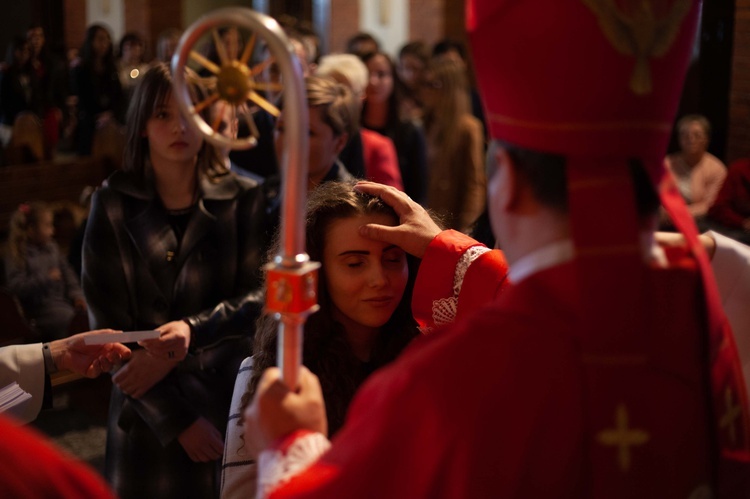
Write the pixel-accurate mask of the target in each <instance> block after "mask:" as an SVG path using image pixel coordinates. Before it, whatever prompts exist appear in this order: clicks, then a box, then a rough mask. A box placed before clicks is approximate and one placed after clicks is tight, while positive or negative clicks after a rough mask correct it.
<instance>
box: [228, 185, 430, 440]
mask: <svg viewBox="0 0 750 499" xmlns="http://www.w3.org/2000/svg"><path fill="white" fill-rule="evenodd" d="M353 186H354V183H348V182H326V183H325V184H322V185H320V186H319V187H317V188H316V189H315V190H314V191H313V193H312V194H311V196H310V200H309V201H308V204H307V220H306V231H305V233H306V243H307V252H308V254H309V255H310V258H311V259H312V260H314V261H321V260H322V257H323V251H324V246H325V242H326V241H325V239H326V235H327V234H328V229H329V227H330V226H331V224H332V223H333V222H334V221H336V220H341V219H347V218H351V217H356V216H359V215H372V214H385V215H388V216H390V217H393V219H394V221H396V220H398V217H397V216H396V214H395V212H394V211H393V209H392V208H391V207H389V206H388V205H386V204H385V203H383V202H382V201H381V200H380V199H379V198H376V197H373V196H370V195H368V194H363V193H360V192H357V191H355V190H354V189H353ZM408 262H409V266H410V269H409V279H408V281H407V285H406V289H405V291H404V295H403V297H402V298H401V302H400V303H399V304H398V306H397V307H396V310H395V311H394V312H393V315H392V316H391V318H390V319H389V320H388V322H387V323H386V324H384V325H383V327H382V328H381V333H380V334H379V335H378V339H377V343H376V346H375V348H374V350H373V352H372V356H371V359H370V361H369V363H367V365H363V363H362V362H361V361H359V360H358V359H357V358H356V357H355V356H354V353H353V352H352V350H351V347H350V346H349V344H348V342H347V341H346V336H345V332H344V329H343V326H342V325H341V324H340V323H337V322H336V321H335V320H334V319H333V316H332V305H331V298H330V294H329V293H328V289H327V285H326V281H325V276H324V273H323V272H320V282H319V286H318V303H319V304H320V310H319V311H318V312H317V313H315V314H313V315H312V316H311V317H310V318H309V319H308V320H307V323H306V324H305V335H304V345H303V359H304V363H305V365H306V366H307V367H308V368H309V369H310V370H311V371H312V372H313V373H315V374H316V375H317V376H318V378H319V379H320V383H321V386H322V388H323V396H324V399H325V404H326V413H327V417H328V431H329V435H332V434H334V433H335V432H336V431H338V429H339V428H340V427H341V425H342V424H343V422H344V417H345V415H346V411H347V409H348V407H349V404H350V403H351V400H352V398H353V397H354V393H355V391H356V390H357V388H358V387H359V385H361V384H362V382H363V381H364V380H365V378H366V377H367V376H368V375H369V374H370V373H371V372H372V371H373V370H374V369H377V368H379V367H382V366H383V365H385V364H387V363H388V362H390V361H392V360H393V359H395V358H396V356H397V355H398V354H399V353H400V352H401V351H402V350H403V349H404V347H406V345H407V344H408V343H409V342H410V341H411V340H412V339H413V338H414V337H415V336H417V334H418V332H419V331H418V329H417V324H416V322H415V321H414V318H413V317H412V314H411V308H410V304H411V294H412V289H413V288H414V278H415V277H414V276H416V268H415V267H416V263H415V261H409V260H408ZM277 330H278V322H277V321H276V320H274V319H273V318H271V317H269V316H264V317H262V318H260V319H259V320H258V327H257V329H256V333H255V346H254V349H253V373H252V376H251V378H250V382H249V383H248V387H247V391H246V392H245V395H244V396H243V399H242V407H243V412H244V408H245V407H246V406H247V405H248V404H249V403H250V399H251V398H252V395H253V394H254V393H255V389H256V387H257V385H258V381H259V379H260V376H261V374H263V371H264V370H265V369H267V368H268V367H272V366H274V365H276V345H277Z"/></svg>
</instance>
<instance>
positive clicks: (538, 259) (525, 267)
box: [508, 239, 575, 284]
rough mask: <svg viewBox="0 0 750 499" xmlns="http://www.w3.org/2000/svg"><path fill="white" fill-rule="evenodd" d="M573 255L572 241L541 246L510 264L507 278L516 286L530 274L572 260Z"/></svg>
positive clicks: (565, 240) (564, 240)
mask: <svg viewBox="0 0 750 499" xmlns="http://www.w3.org/2000/svg"><path fill="white" fill-rule="evenodd" d="M574 255H575V250H574V248H573V241H571V240H570V239H563V240H562V241H557V242H554V243H552V244H548V245H547V246H542V247H541V248H539V249H536V250H534V251H532V252H531V253H529V254H527V255H525V256H523V257H521V258H519V259H518V260H517V261H516V262H515V263H512V264H511V265H510V270H509V271H508V278H509V279H510V282H511V283H513V284H518V283H519V282H521V281H522V280H524V279H526V278H527V277H529V276H530V275H531V274H536V273H537V272H540V271H542V270H545V269H548V268H550V267H554V266H555V265H559V264H561V263H563V262H567V261H570V260H572V259H573V256H574Z"/></svg>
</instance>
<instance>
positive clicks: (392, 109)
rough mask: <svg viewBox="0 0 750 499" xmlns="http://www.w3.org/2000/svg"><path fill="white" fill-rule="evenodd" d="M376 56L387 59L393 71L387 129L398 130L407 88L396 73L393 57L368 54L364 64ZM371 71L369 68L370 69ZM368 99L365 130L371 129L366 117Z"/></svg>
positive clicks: (364, 110)
mask: <svg viewBox="0 0 750 499" xmlns="http://www.w3.org/2000/svg"><path fill="white" fill-rule="evenodd" d="M376 56H382V57H384V58H385V60H386V61H387V62H388V67H389V68H390V69H391V77H392V78H393V90H392V91H391V95H390V96H389V97H388V103H387V106H388V116H387V118H386V122H385V128H386V130H393V129H394V128H396V127H397V126H398V125H399V123H400V121H401V116H400V115H399V113H400V106H399V102H400V101H401V99H402V98H403V97H404V95H405V93H406V92H405V86H404V83H403V82H402V81H401V77H399V75H398V71H396V63H395V62H393V59H391V56H389V55H388V54H386V53H385V52H370V53H368V54H365V55H363V56H362V62H364V63H365V65H367V63H368V62H369V61H370V60H371V59H374V58H375V57H376ZM368 69H369V68H368ZM367 106H368V104H367V99H365V102H364V104H363V105H362V126H364V127H365V128H369V127H368V126H367V125H366V124H365V117H366V116H367Z"/></svg>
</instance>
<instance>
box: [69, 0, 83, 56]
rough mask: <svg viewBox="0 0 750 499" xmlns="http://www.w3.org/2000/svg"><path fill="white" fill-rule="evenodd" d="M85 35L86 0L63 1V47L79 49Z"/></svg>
mask: <svg viewBox="0 0 750 499" xmlns="http://www.w3.org/2000/svg"><path fill="white" fill-rule="evenodd" d="M85 35H86V0H65V46H66V47H67V48H69V49H71V48H81V45H82V44H83V38H84V36H85Z"/></svg>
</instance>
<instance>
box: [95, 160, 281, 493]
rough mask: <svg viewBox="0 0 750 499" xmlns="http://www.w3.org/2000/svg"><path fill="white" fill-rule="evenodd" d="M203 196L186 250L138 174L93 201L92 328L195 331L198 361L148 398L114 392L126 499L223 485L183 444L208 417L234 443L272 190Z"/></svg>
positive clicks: (115, 439)
mask: <svg viewBox="0 0 750 499" xmlns="http://www.w3.org/2000/svg"><path fill="white" fill-rule="evenodd" d="M200 191H201V195H200V198H199V200H198V203H197V206H196V207H195V209H194V210H193V212H192V214H191V215H190V218H189V221H188V222H187V225H186V226H185V229H184V234H183V236H182V238H181V239H179V238H178V237H177V234H176V233H175V230H174V229H173V227H172V225H171V224H170V222H169V218H168V213H167V211H166V210H165V208H164V207H163V205H162V203H161V201H160V200H159V198H158V196H157V195H156V194H155V192H154V191H153V188H150V187H147V186H146V185H145V184H144V183H142V182H138V181H137V180H136V179H135V177H134V176H132V175H129V174H127V173H122V172H115V173H114V174H113V175H112V176H111V177H110V178H109V180H108V182H107V185H106V186H105V187H103V188H101V189H99V190H98V191H97V192H96V193H95V194H94V197H93V200H92V207H91V214H90V216H89V220H88V224H87V226H86V234H85V237H84V251H83V273H82V284H83V290H84V293H85V295H86V299H87V301H88V305H89V317H90V322H91V326H92V328H104V327H109V328H114V329H122V330H141V329H153V328H155V327H158V326H160V325H162V324H164V323H166V322H169V321H172V320H180V319H184V320H186V321H187V322H188V323H189V324H190V325H191V329H192V341H191V353H190V354H189V356H188V358H186V359H185V360H184V361H183V362H182V363H181V364H180V366H179V367H178V368H176V369H174V370H173V371H172V372H171V373H170V374H169V375H168V376H167V377H166V378H164V379H163V380H162V381H160V382H159V383H158V384H157V385H156V386H154V388H152V389H151V390H150V391H149V392H148V393H146V395H145V396H144V397H142V398H141V399H139V400H133V399H131V398H130V397H127V396H125V395H124V394H123V393H122V392H120V390H119V389H117V387H115V388H114V390H113V395H112V397H113V398H112V401H111V404H110V423H109V430H108V442H107V463H106V468H107V476H108V479H109V480H110V482H111V483H112V484H113V486H114V487H115V489H116V490H117V492H118V494H119V495H120V496H122V497H130V496H134V497H135V496H140V497H148V496H153V497H157V496H158V497H179V496H182V497H188V496H192V494H196V493H199V491H206V488H205V487H208V488H210V487H211V486H212V485H211V484H212V480H213V478H212V477H213V476H214V474H213V473H214V469H213V467H214V464H215V463H207V464H204V463H193V462H192V461H190V460H189V458H187V455H186V454H185V452H184V451H183V449H182V447H181V446H180V444H179V443H178V442H177V440H176V437H177V436H179V434H180V433H182V431H184V430H185V429H187V428H188V427H189V426H190V425H191V424H192V423H193V422H195V421H196V420H197V419H198V417H201V416H202V417H205V418H207V419H209V420H210V421H212V422H213V423H214V425H215V426H216V427H217V428H218V429H219V431H220V432H222V433H223V431H224V425H225V421H226V413H227V411H228V410H229V403H230V401H231V395H232V388H233V384H234V377H235V375H236V373H237V368H238V366H239V363H240V362H241V361H242V358H244V357H245V356H247V355H248V354H249V352H250V349H249V347H250V345H251V343H250V341H251V338H252V333H253V328H254V324H255V319H256V318H257V316H258V314H259V313H260V310H261V307H262V293H261V291H260V287H261V273H260V269H259V267H260V264H261V259H262V257H263V255H264V253H265V251H266V235H265V234H266V227H265V225H264V224H265V220H266V216H265V209H264V204H265V198H264V194H263V191H262V190H261V188H260V187H259V186H258V185H257V184H256V183H255V182H253V181H251V180H249V179H242V178H239V177H237V176H236V175H234V174H230V175H226V176H224V177H221V178H220V179H219V180H218V181H217V182H215V183H214V182H210V181H209V180H207V179H203V180H202V181H201V185H200ZM155 463H158V464H155ZM172 473H174V477H173V478H170V479H169V480H167V481H168V482H169V486H168V487H166V488H164V485H165V483H164V480H165V476H164V475H165V474H166V475H167V476H170V477H172ZM154 494H155V495H154ZM200 494H201V493H199V495H200Z"/></svg>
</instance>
